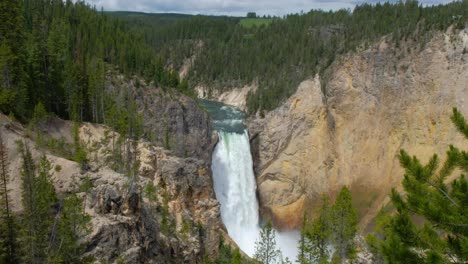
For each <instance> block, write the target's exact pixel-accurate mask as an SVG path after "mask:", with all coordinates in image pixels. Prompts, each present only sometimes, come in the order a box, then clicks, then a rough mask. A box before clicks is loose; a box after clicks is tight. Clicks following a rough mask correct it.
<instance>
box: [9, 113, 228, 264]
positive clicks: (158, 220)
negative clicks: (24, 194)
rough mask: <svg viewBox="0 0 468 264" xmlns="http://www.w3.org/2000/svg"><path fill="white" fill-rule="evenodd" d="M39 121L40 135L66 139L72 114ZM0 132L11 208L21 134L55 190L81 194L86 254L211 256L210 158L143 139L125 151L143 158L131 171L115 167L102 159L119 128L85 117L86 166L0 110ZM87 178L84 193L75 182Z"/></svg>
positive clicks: (214, 232) (133, 258) (216, 234)
mask: <svg viewBox="0 0 468 264" xmlns="http://www.w3.org/2000/svg"><path fill="white" fill-rule="evenodd" d="M43 127H44V128H47V129H48V130H47V129H45V130H43V131H42V133H43V136H44V137H45V138H49V137H50V138H56V139H62V140H64V144H72V142H73V140H72V139H71V138H70V137H69V135H71V134H72V129H73V124H72V123H71V122H67V121H63V120H52V123H51V124H48V125H44V126H43ZM0 132H1V133H2V137H3V140H4V143H5V145H6V148H7V149H8V161H9V163H10V167H9V169H10V175H11V177H10V182H9V183H8V188H9V189H10V190H11V198H12V206H13V209H14V211H16V212H21V210H22V207H21V175H20V171H21V163H22V159H21V155H20V153H19V151H18V150H17V147H16V144H15V142H16V141H18V140H19V141H22V142H24V144H27V145H28V146H29V147H30V149H31V152H32V155H33V158H34V159H35V160H37V159H38V158H39V156H40V155H41V154H42V153H45V154H46V156H47V158H48V159H49V160H50V161H51V163H52V166H53V168H54V169H53V170H52V171H51V173H52V177H53V182H54V185H55V189H56V191H57V193H58V196H59V197H62V196H64V195H67V194H69V193H77V194H78V195H79V196H80V197H81V198H82V199H83V201H84V202H83V203H84V208H85V212H86V213H87V214H89V215H90V217H91V224H90V227H92V232H91V233H90V234H88V235H87V236H85V237H83V238H82V242H83V243H85V244H86V246H87V248H86V255H90V256H93V257H95V259H96V260H97V261H103V262H106V263H114V262H116V261H117V260H122V261H124V262H125V263H199V262H201V259H202V258H203V257H204V256H206V255H207V256H216V254H217V250H218V245H219V238H220V237H221V236H226V233H225V232H224V230H223V228H224V227H223V224H222V222H221V218H220V209H219V203H218V202H217V200H216V199H215V194H214V191H213V187H212V182H211V171H210V169H209V162H206V161H204V160H203V159H196V158H181V157H177V156H175V155H174V154H173V153H172V152H171V151H168V150H166V149H164V148H162V147H158V146H156V145H155V144H153V143H151V142H148V141H138V142H130V143H132V144H129V145H132V146H133V145H135V146H136V147H135V149H131V150H130V152H131V154H132V156H133V154H137V155H136V156H137V157H139V160H140V163H141V164H140V167H139V171H138V173H137V175H135V176H129V175H125V174H121V173H118V172H116V171H114V170H113V169H111V166H110V165H109V162H108V161H109V160H111V159H112V156H111V155H112V148H113V146H112V145H113V144H112V137H115V138H117V137H118V135H117V134H116V133H114V132H111V131H110V129H109V128H107V127H105V126H102V125H96V124H88V123H85V124H83V125H82V126H81V127H80V129H79V136H80V139H81V141H82V144H83V147H84V148H86V149H87V153H88V159H89V166H88V168H89V170H87V171H83V170H81V168H80V166H79V165H78V164H77V163H76V162H74V161H71V160H67V159H65V158H63V157H60V156H58V155H57V153H56V152H54V151H51V150H49V149H45V148H38V147H37V142H36V141H34V139H35V136H34V134H33V136H28V135H27V134H26V132H25V129H24V128H23V127H22V126H21V125H20V124H18V123H16V122H12V121H11V120H9V119H8V118H7V117H6V116H4V115H0ZM125 143H128V142H125ZM133 143H136V144H133ZM66 146H67V147H71V145H66ZM135 152H136V153H135ZM85 179H86V180H89V181H90V182H91V183H92V188H91V189H90V190H89V191H88V192H87V193H85V192H81V191H82V190H81V188H80V186H82V184H83V182H84V180H85ZM148 186H154V188H155V189H154V190H155V191H154V193H153V195H152V197H150V196H149V195H148V194H147V192H146V191H145V190H147V187H148ZM164 222H165V224H164Z"/></svg>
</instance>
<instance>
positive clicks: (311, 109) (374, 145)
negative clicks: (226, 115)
mask: <svg viewBox="0 0 468 264" xmlns="http://www.w3.org/2000/svg"><path fill="white" fill-rule="evenodd" d="M467 40H468V31H467V30H466V29H465V30H464V31H461V32H456V33H452V32H450V30H449V32H447V33H446V34H442V33H439V34H436V35H435V36H434V38H433V39H432V40H431V41H430V42H429V43H428V44H427V46H426V48H425V49H424V50H422V51H420V50H419V49H417V48H414V47H416V46H417V47H419V45H418V43H402V47H403V48H401V49H395V47H393V45H392V44H391V43H387V42H386V40H385V39H383V40H382V41H381V42H379V43H377V44H376V45H374V46H373V47H371V48H370V49H368V50H365V51H362V52H360V53H357V54H355V53H354V54H348V55H345V56H343V57H340V58H339V59H337V60H336V61H335V62H334V63H333V64H332V66H331V67H330V69H329V70H328V72H327V73H326V75H325V76H322V80H320V79H319V78H318V77H317V78H315V79H311V80H307V81H305V82H303V83H302V84H301V85H300V86H299V88H298V90H297V92H296V94H294V95H293V96H292V97H291V98H289V99H288V101H287V102H286V103H284V104H283V105H282V106H280V107H278V108H277V109H275V110H274V111H272V112H270V113H267V115H266V117H265V118H264V119H261V118H260V117H257V118H255V119H253V120H250V121H249V131H250V135H251V145H252V148H251V149H252V154H253V158H254V164H255V171H256V174H257V183H258V194H259V200H260V206H261V212H262V215H263V216H264V217H270V218H271V219H273V221H274V223H275V224H276V225H277V226H278V227H280V228H284V229H288V228H295V227H298V224H299V223H300V221H301V218H302V211H303V210H304V208H312V209H313V208H314V204H315V203H316V202H317V201H318V198H319V196H320V195H321V194H322V193H327V194H330V195H332V196H333V195H335V194H336V193H337V192H338V191H339V189H340V188H341V186H343V185H347V186H349V187H350V188H351V191H352V193H353V198H354V201H355V205H356V206H357V207H358V210H359V214H360V217H361V226H362V227H363V228H365V227H366V226H367V225H368V224H369V223H370V222H371V220H372V219H373V218H374V217H375V215H376V213H377V212H378V210H379V209H380V208H381V206H382V205H384V204H385V203H386V202H388V193H389V190H390V189H391V188H392V187H399V186H400V183H401V180H402V177H403V171H402V169H401V167H400V165H399V162H398V159H397V155H398V153H399V150H400V149H401V148H404V149H406V150H407V151H408V152H409V153H410V154H411V155H416V156H418V157H420V158H421V159H422V161H423V162H426V161H427V160H428V159H429V157H430V156H431V155H432V154H434V153H437V154H439V155H440V156H441V157H444V154H445V151H446V150H447V148H448V146H449V144H454V143H455V144H457V145H460V144H461V145H460V147H462V148H465V149H466V148H467V147H468V146H467V143H466V140H465V141H464V140H462V137H461V135H459V133H457V132H456V129H455V127H454V126H453V125H452V123H451V121H450V115H451V111H452V107H458V108H459V109H460V111H461V112H462V113H463V114H465V116H468V108H467V100H468V86H467V83H468V64H467V63H466V59H468V54H463V49H466V48H468V41H467ZM408 50H409V52H408ZM323 80H326V82H325V83H324V82H323Z"/></svg>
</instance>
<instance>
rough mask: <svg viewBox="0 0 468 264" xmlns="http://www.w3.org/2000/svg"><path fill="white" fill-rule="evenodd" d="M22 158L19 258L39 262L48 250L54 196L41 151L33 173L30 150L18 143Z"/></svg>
mask: <svg viewBox="0 0 468 264" xmlns="http://www.w3.org/2000/svg"><path fill="white" fill-rule="evenodd" d="M19 149H20V152H21V156H22V159H23V166H22V171H21V174H22V189H23V191H22V202H23V208H24V211H23V216H22V221H21V222H22V225H21V227H22V230H21V236H20V237H21V242H22V245H23V251H24V252H23V261H24V262H27V263H43V262H45V260H46V258H47V254H48V247H49V233H50V231H51V227H52V224H53V212H52V209H53V207H54V204H55V203H56V196H55V190H54V186H53V184H52V179H51V175H50V171H51V165H50V162H49V161H48V160H47V158H46V157H45V155H42V157H41V158H40V161H39V166H38V169H37V170H38V171H37V175H36V165H35V163H34V160H33V158H32V154H31V151H30V150H29V147H28V145H27V144H25V143H19Z"/></svg>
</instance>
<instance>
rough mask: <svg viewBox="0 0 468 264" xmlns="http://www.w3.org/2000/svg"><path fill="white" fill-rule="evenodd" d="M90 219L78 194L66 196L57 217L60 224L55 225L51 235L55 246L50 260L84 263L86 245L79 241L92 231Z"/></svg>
mask: <svg viewBox="0 0 468 264" xmlns="http://www.w3.org/2000/svg"><path fill="white" fill-rule="evenodd" d="M90 220H91V218H90V216H89V215H87V214H86V213H84V212H83V210H82V200H81V199H80V198H79V197H78V196H77V195H76V194H71V195H70V196H68V197H67V198H65V199H64V201H63V205H62V208H61V209H60V212H59V214H58V215H57V217H56V221H57V222H58V225H57V224H56V225H54V226H55V227H56V228H55V229H54V230H53V232H52V235H51V241H52V240H53V245H54V248H53V254H51V255H50V256H49V260H50V261H52V262H54V263H83V261H84V260H83V253H84V251H85V245H83V244H80V243H79V238H80V237H82V236H84V235H87V234H88V233H89V232H90V226H89V223H90Z"/></svg>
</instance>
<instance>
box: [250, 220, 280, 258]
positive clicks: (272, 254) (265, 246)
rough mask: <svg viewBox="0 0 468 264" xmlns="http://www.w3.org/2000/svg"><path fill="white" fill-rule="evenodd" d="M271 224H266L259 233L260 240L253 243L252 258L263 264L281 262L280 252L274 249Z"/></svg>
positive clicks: (274, 240) (273, 233)
mask: <svg viewBox="0 0 468 264" xmlns="http://www.w3.org/2000/svg"><path fill="white" fill-rule="evenodd" d="M275 233H276V232H275V230H274V229H273V227H272V225H271V222H268V223H267V224H266V225H265V226H264V227H263V228H262V230H261V231H260V238H259V240H257V241H256V242H255V254H254V258H255V259H256V260H257V261H259V262H261V263H264V264H273V263H277V262H280V261H281V252H280V251H279V250H278V249H277V248H276V238H275V236H276V234H275Z"/></svg>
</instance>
